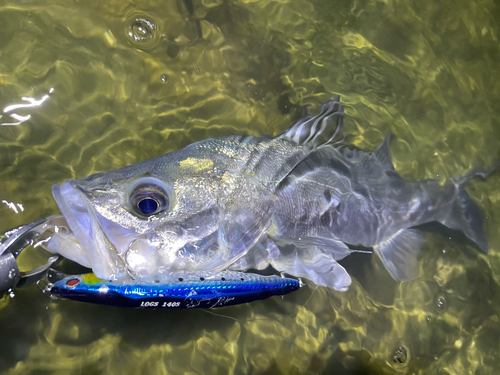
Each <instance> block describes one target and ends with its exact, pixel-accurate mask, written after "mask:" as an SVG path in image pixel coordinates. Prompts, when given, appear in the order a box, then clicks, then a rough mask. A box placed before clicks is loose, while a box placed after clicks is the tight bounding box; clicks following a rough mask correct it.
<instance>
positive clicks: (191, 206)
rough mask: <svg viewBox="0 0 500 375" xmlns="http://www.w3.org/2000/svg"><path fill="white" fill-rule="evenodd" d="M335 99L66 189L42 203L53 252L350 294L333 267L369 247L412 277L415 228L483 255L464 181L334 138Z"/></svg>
mask: <svg viewBox="0 0 500 375" xmlns="http://www.w3.org/2000/svg"><path fill="white" fill-rule="evenodd" d="M343 116H344V108H343V106H341V105H340V103H339V101H338V100H336V99H331V100H329V101H328V102H326V103H325V104H323V106H322V107H321V110H320V112H319V113H318V114H317V115H315V116H310V115H307V116H306V117H304V118H302V119H301V120H300V121H298V122H297V123H295V124H293V125H292V126H291V127H290V128H289V129H288V130H286V131H285V132H284V133H283V134H281V135H280V136H278V137H275V138H270V137H265V136H264V137H253V136H228V137H221V138H214V139H207V140H203V141H200V142H196V143H193V144H191V145H189V146H187V147H185V148H183V149H180V150H177V151H174V152H171V153H168V154H165V155H163V156H160V157H157V158H154V159H150V160H146V161H143V162H139V163H137V164H133V165H130V166H127V167H125V168H121V169H117V170H113V171H109V172H104V173H98V174H94V175H92V176H89V177H87V178H84V179H81V180H69V181H67V182H65V183H64V184H62V185H60V186H59V185H56V186H54V187H53V195H54V198H55V199H56V201H57V204H58V205H59V207H60V209H61V212H62V214H63V215H64V217H65V219H66V221H67V224H68V226H69V229H70V231H68V232H66V233H63V232H61V231H60V232H59V233H54V235H53V236H52V239H51V240H50V242H49V243H48V245H47V247H48V249H49V250H50V251H52V252H54V253H58V254H60V255H62V256H64V257H66V258H69V259H71V260H73V261H75V262H77V263H80V264H81V265H83V266H86V267H89V268H91V269H92V271H93V272H94V274H95V275H96V276H97V277H99V278H101V279H104V280H111V281H112V282H117V283H124V285H125V284H127V283H139V284H140V283H142V284H144V285H151V284H152V283H153V282H155V281H156V282H159V283H160V284H163V283H168V282H169V280H170V279H169V278H170V275H171V274H172V273H175V272H194V273H196V272H201V271H203V272H211V273H213V274H217V273H220V272H226V271H228V270H229V271H246V270H248V269H264V268H266V267H268V266H269V265H271V266H272V267H274V269H276V270H277V271H279V272H284V273H287V274H289V275H293V276H296V277H302V278H306V279H309V280H310V281H312V282H314V283H316V284H318V285H321V286H326V287H330V288H333V289H335V290H339V291H344V290H347V288H348V287H349V285H350V284H351V277H350V276H349V274H348V273H347V272H346V270H345V269H344V268H343V267H342V266H341V265H339V264H338V263H337V262H338V261H339V260H340V259H342V258H344V257H346V256H348V255H349V254H351V253H352V252H354V251H358V250H356V249H366V248H372V249H373V250H374V252H375V253H376V254H377V255H378V256H379V257H380V259H381V260H382V262H383V264H384V266H385V268H386V269H387V271H388V272H389V273H390V274H391V276H392V277H393V278H394V279H395V280H409V279H412V278H413V277H415V276H416V275H417V267H416V264H417V255H418V253H419V250H420V248H421V246H422V244H423V241H424V239H423V235H422V232H421V231H420V230H419V229H418V228H416V227H417V226H419V225H422V224H425V223H428V222H432V221H436V222H439V223H441V224H444V225H445V226H447V227H449V228H452V229H456V230H460V231H462V232H463V233H464V234H465V235H466V236H467V237H468V238H469V239H471V240H472V241H474V242H475V243H476V244H477V246H478V247H479V248H480V249H481V250H482V251H484V252H487V250H488V244H487V239H486V236H485V233H484V230H483V219H482V214H481V211H480V209H479V208H478V206H477V205H476V204H475V203H474V201H473V200H472V199H471V198H470V197H469V195H468V194H467V192H466V190H465V188H464V187H465V184H466V183H467V182H468V181H469V180H471V179H472V178H474V177H476V176H482V177H484V178H485V177H487V176H488V174H489V173H491V172H492V171H493V170H494V168H495V167H496V166H498V163H497V164H496V165H495V166H493V167H491V168H490V169H488V170H485V171H483V170H481V169H478V168H476V169H473V170H471V171H469V172H468V173H467V174H466V175H465V176H463V177H454V178H451V179H450V180H448V181H447V182H446V183H445V184H444V185H440V184H439V183H438V182H437V181H435V180H424V181H407V180H405V179H404V178H403V177H401V176H400V175H399V174H398V173H397V172H396V170H395V169H394V166H393V164H392V160H391V156H390V153H389V140H390V138H389V137H387V138H386V139H385V140H384V141H383V142H382V144H381V145H380V146H379V147H378V148H377V149H376V150H375V151H373V152H364V151H361V150H358V149H353V148H352V147H348V146H347V145H346V144H345V142H344V136H343V132H342V118H343Z"/></svg>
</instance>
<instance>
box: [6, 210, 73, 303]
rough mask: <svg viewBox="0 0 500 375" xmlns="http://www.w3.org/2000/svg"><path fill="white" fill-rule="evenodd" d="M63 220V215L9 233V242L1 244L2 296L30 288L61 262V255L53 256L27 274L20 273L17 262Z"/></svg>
mask: <svg viewBox="0 0 500 375" xmlns="http://www.w3.org/2000/svg"><path fill="white" fill-rule="evenodd" d="M61 220H64V218H63V216H62V215H54V216H49V217H47V218H45V219H40V220H37V221H34V222H33V223H30V224H28V225H24V226H22V227H19V228H17V229H14V230H12V231H10V232H9V237H8V239H7V241H5V242H4V243H2V244H0V295H1V294H3V293H6V292H9V291H11V290H12V289H13V288H16V287H17V288H20V287H24V286H28V285H30V284H33V283H35V282H37V281H38V280H41V279H42V278H44V277H45V275H46V273H47V270H48V269H49V268H50V267H52V266H55V265H56V264H57V263H58V262H59V261H60V260H61V257H60V256H59V255H53V256H51V257H49V258H48V259H47V263H46V264H44V265H43V266H40V267H37V268H35V269H34V270H30V271H26V272H21V271H19V267H18V265H17V260H16V258H17V257H18V256H19V254H21V252H22V251H23V250H24V249H25V248H26V247H28V246H29V245H31V244H33V241H34V240H35V239H36V238H37V237H39V236H40V235H41V234H42V233H44V232H45V231H46V230H47V229H49V228H51V227H53V226H54V225H55V223H57V222H60V221H61Z"/></svg>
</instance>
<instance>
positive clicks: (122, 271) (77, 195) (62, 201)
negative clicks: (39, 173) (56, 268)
mask: <svg viewBox="0 0 500 375" xmlns="http://www.w3.org/2000/svg"><path fill="white" fill-rule="evenodd" d="M52 195H53V196H54V199H55V201H56V203H57V205H58V206H59V209H60V210H61V213H62V214H63V216H64V218H65V219H66V221H67V223H68V226H69V228H70V229H71V231H72V232H73V234H74V236H75V237H76V239H77V240H78V242H79V244H80V245H81V247H83V249H84V251H85V255H86V258H87V259H88V261H89V263H90V266H91V268H92V271H93V273H94V274H95V275H96V276H97V277H101V278H105V279H107V280H119V279H122V278H124V277H126V276H127V270H126V266H125V264H124V261H123V259H121V257H120V256H119V255H118V253H117V250H116V248H115V247H114V246H113V244H112V243H111V242H110V241H109V240H108V238H107V236H106V234H105V232H104V230H103V228H102V227H101V225H100V223H99V220H98V219H97V213H96V212H95V211H94V209H93V207H92V205H91V204H90V202H89V199H88V198H87V192H86V191H85V189H83V188H81V187H80V186H78V185H77V184H76V182H75V181H72V180H70V181H67V182H65V183H64V184H62V185H54V186H52ZM61 250H62V251H59V253H60V254H61V255H63V256H64V254H63V250H64V249H61ZM70 259H71V258H70ZM83 265H84V264H83Z"/></svg>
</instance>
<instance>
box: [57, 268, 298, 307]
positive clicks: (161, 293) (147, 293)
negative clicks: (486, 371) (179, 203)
mask: <svg viewBox="0 0 500 375" xmlns="http://www.w3.org/2000/svg"><path fill="white" fill-rule="evenodd" d="M300 286H301V282H300V281H299V280H294V279H289V278H283V277H279V276H275V275H273V276H262V275H257V274H252V273H244V272H234V271H223V272H217V273H215V272H187V271H181V272H174V273H171V274H169V275H168V276H167V277H163V278H162V280H161V281H158V282H157V283H153V284H150V283H144V282H140V281H130V280H127V281H114V282H113V281H107V280H102V279H99V278H97V277H96V276H95V275H94V274H92V273H88V274H84V275H76V276H68V277H64V278H62V279H60V280H58V281H56V282H54V284H53V285H52V286H51V288H50V291H51V293H52V294H53V295H57V296H60V297H63V298H66V299H70V300H75V301H82V302H90V303H97V304H101V305H112V306H120V307H134V308H139V309H140V308H153V309H169V308H176V309H183V308H185V309H190V308H209V309H211V308H215V307H223V306H230V305H236V304H241V303H246V302H251V301H255V300H258V299H264V298H268V297H271V296H276V295H284V294H288V293H290V292H293V291H295V290H297V289H299V288H300Z"/></svg>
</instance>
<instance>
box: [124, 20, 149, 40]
mask: <svg viewBox="0 0 500 375" xmlns="http://www.w3.org/2000/svg"><path fill="white" fill-rule="evenodd" d="M154 33H155V24H154V23H153V22H151V21H150V20H148V19H146V18H136V19H135V20H133V21H132V24H131V25H130V29H129V32H128V35H129V37H131V38H132V39H133V40H134V41H135V42H139V43H147V42H149V41H150V40H152V39H153V38H154Z"/></svg>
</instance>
